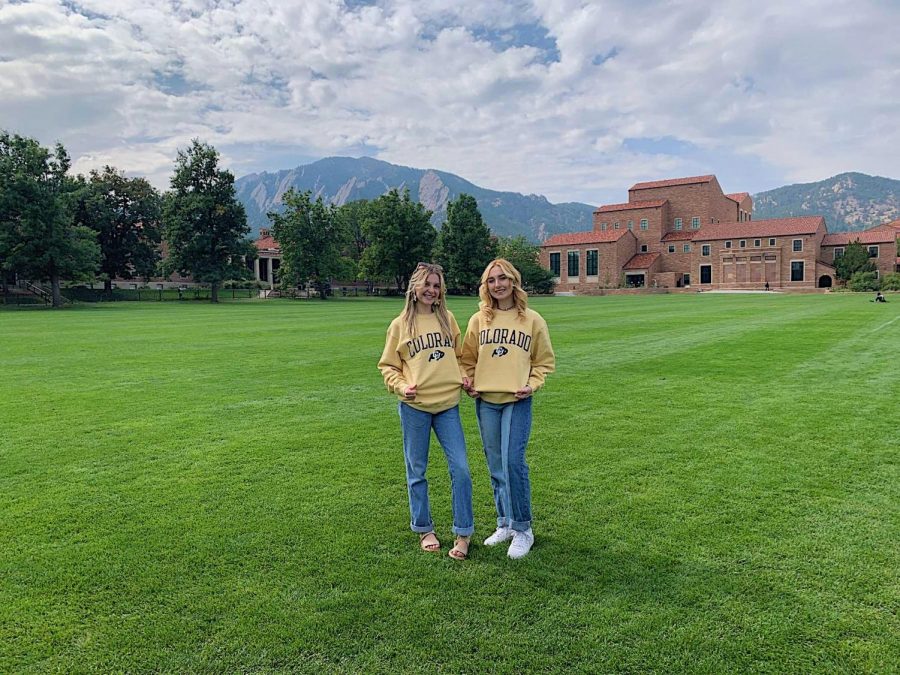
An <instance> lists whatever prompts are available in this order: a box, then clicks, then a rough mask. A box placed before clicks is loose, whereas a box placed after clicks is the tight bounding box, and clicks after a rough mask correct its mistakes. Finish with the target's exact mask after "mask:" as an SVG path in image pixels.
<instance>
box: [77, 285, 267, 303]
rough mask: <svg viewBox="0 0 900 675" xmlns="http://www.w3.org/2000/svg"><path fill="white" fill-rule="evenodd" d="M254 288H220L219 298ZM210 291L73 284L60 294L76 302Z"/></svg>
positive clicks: (205, 295) (203, 296)
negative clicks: (112, 287)
mask: <svg viewBox="0 0 900 675" xmlns="http://www.w3.org/2000/svg"><path fill="white" fill-rule="evenodd" d="M258 292H259V291H258V289H255V288H220V289H219V299H221V300H226V299H229V298H230V299H236V298H252V297H255V296H256V294H257V293H258ZM211 293H212V291H210V289H208V288H135V289H126V288H114V289H112V290H111V291H106V290H104V289H102V288H87V287H86V286H73V287H71V288H64V289H63V291H62V294H63V295H64V296H65V297H67V298H68V299H70V300H76V301H78V302H166V301H177V300H182V301H187V300H207V301H208V300H210V296H211Z"/></svg>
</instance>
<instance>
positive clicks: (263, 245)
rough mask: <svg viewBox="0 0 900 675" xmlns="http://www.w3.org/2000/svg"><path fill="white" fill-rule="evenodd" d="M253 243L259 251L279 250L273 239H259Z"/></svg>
mask: <svg viewBox="0 0 900 675" xmlns="http://www.w3.org/2000/svg"><path fill="white" fill-rule="evenodd" d="M253 243H254V244H256V248H257V250H259V251H277V250H279V248H280V247H279V246H278V242H277V241H275V239H274V238H273V237H260V238H259V239H257V240H256V241H255V242H253Z"/></svg>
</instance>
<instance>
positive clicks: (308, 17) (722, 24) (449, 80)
mask: <svg viewBox="0 0 900 675" xmlns="http://www.w3.org/2000/svg"><path fill="white" fill-rule="evenodd" d="M896 25H900V7H898V6H897V5H896V3H885V2H879V1H878V0H863V1H862V2H857V3H853V4H851V5H848V4H846V3H844V2H838V1H837V0H824V1H822V0H815V1H814V0H799V1H797V2H793V3H777V4H776V3H755V4H753V5H750V4H748V3H746V2H744V1H743V0H721V1H720V2H718V3H715V4H714V5H710V4H709V3H701V2H690V1H687V0H683V1H681V2H677V3H669V2H666V3H663V2H650V1H644V2H625V1H624V0H610V1H608V2H603V3H598V2H585V1H580V0H534V1H533V2H526V1H525V0H507V1H504V2H500V1H499V0H455V1H451V0H435V1H433V2H420V1H415V0H381V1H380V2H378V3H368V4H363V3H357V2H354V3H348V4H345V3H343V2H339V1H338V0H303V1H302V2H301V1H299V0H296V1H294V2H275V1H274V0H244V1H235V2H230V3H218V2H211V1H203V0H194V1H192V2H179V3H170V2H161V1H150V2H147V1H140V2H138V1H136V0H82V1H81V2H65V3H64V2H62V1H61V0H40V1H35V2H24V3H17V4H11V3H3V2H0V126H2V127H3V128H6V129H9V130H11V131H16V132H20V133H25V134H29V135H35V136H37V137H38V138H40V139H41V140H42V141H43V142H45V143H50V142H53V141H55V140H57V139H59V140H61V141H63V142H64V143H65V144H66V145H67V147H68V148H69V150H70V152H71V153H72V155H73V157H74V158H75V159H76V164H75V166H76V168H77V169H78V170H87V169H89V168H92V167H94V166H100V165H102V164H104V163H113V164H115V165H116V166H118V167H119V168H122V169H125V170H126V171H128V172H130V173H140V174H145V175H147V176H148V177H150V178H151V180H153V182H154V183H156V184H157V185H159V186H161V187H165V186H166V185H167V183H168V176H169V174H170V172H171V169H172V164H173V162H174V156H175V150H176V148H178V147H183V146H184V145H185V144H186V143H187V142H188V141H189V139H190V138H191V137H192V136H199V137H201V138H203V139H204V140H207V141H209V142H211V143H213V144H215V145H216V146H217V147H219V148H220V149H222V150H223V158H224V159H226V160H228V161H229V162H231V163H232V166H233V167H234V170H235V172H236V173H238V174H239V175H240V174H241V173H244V172H247V171H250V170H261V169H269V170H277V169H280V168H289V167H288V166H284V165H282V164H268V163H266V161H265V158H264V157H265V154H266V148H269V149H270V152H271V155H272V156H273V157H277V158H278V160H277V161H282V158H283V157H285V156H287V155H296V156H298V157H304V158H309V157H317V156H325V155H330V154H356V153H359V152H361V151H365V152H367V153H369V154H374V155H376V156H378V157H379V158H381V159H385V160H387V161H394V162H398V163H403V164H409V165H412V166H419V167H432V168H438V169H443V170H446V171H451V172H454V173H458V174H460V175H461V176H463V177H465V178H467V179H469V180H471V181H473V182H476V183H478V184H481V185H484V186H485V187H492V188H495V189H505V190H515V191H520V192H534V193H542V194H546V195H547V196H548V197H549V198H550V199H552V200H555V201H562V200H576V199H577V200H581V201H587V202H591V203H600V202H604V201H620V200H622V199H624V198H625V196H626V195H625V190H626V188H627V187H628V186H629V185H630V184H631V183H633V182H635V181H638V180H648V179H655V178H661V177H667V176H676V175H688V174H694V173H706V172H712V173H717V174H718V175H719V176H720V179H721V182H722V183H723V186H724V187H725V189H726V190H729V191H731V190H734V191H737V190H745V189H746V190H749V191H757V190H761V189H767V188H770V187H774V186H776V185H779V184H781V183H783V182H785V181H787V180H791V181H793V180H815V179H821V178H824V177H827V176H829V175H832V174H834V173H837V172H839V171H844V170H859V171H866V172H869V173H879V174H882V175H894V176H896V174H897V169H896V154H895V150H894V149H895V148H896V147H898V146H900V131H898V125H897V123H896V122H897V116H896V110H897V109H898V103H900V101H898V98H900V95H898V93H897V92H898V91H900V68H898V67H897V65H896V64H897V63H900V44H898V43H897V41H896V40H895V39H894V36H893V33H892V26H896ZM726 177H727V179H726Z"/></svg>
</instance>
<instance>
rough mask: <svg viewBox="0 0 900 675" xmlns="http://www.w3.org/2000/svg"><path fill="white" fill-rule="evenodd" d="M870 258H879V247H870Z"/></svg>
mask: <svg viewBox="0 0 900 675" xmlns="http://www.w3.org/2000/svg"><path fill="white" fill-rule="evenodd" d="M869 257H870V258H877V257H878V247H877V246H870V247H869Z"/></svg>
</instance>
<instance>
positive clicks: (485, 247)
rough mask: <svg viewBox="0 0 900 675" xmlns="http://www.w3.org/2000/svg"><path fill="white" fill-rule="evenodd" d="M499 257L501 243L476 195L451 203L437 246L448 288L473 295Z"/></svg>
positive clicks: (462, 196)
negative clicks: (489, 227) (497, 241)
mask: <svg viewBox="0 0 900 675" xmlns="http://www.w3.org/2000/svg"><path fill="white" fill-rule="evenodd" d="M495 257H497V243H496V240H495V239H494V238H493V237H491V231H490V229H488V226H487V225H485V223H484V220H483V219H482V217H481V212H480V211H479V210H478V203H477V202H476V201H475V198H474V197H473V196H471V195H468V194H461V195H460V196H459V197H458V198H457V199H456V200H455V201H451V202H450V203H449V204H447V220H446V221H445V222H444V224H443V226H442V227H441V231H440V234H439V235H438V238H437V246H436V247H435V258H436V259H437V260H438V261H439V262H440V263H441V264H442V265H443V267H444V277H445V280H446V282H447V285H448V286H450V287H451V288H458V289H461V290H463V291H465V292H466V293H472V292H473V291H474V290H476V289H477V288H478V283H479V281H480V280H481V273H482V272H483V271H484V268H485V266H486V265H487V264H488V263H489V262H490V261H491V260H493V259H494V258H495Z"/></svg>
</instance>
